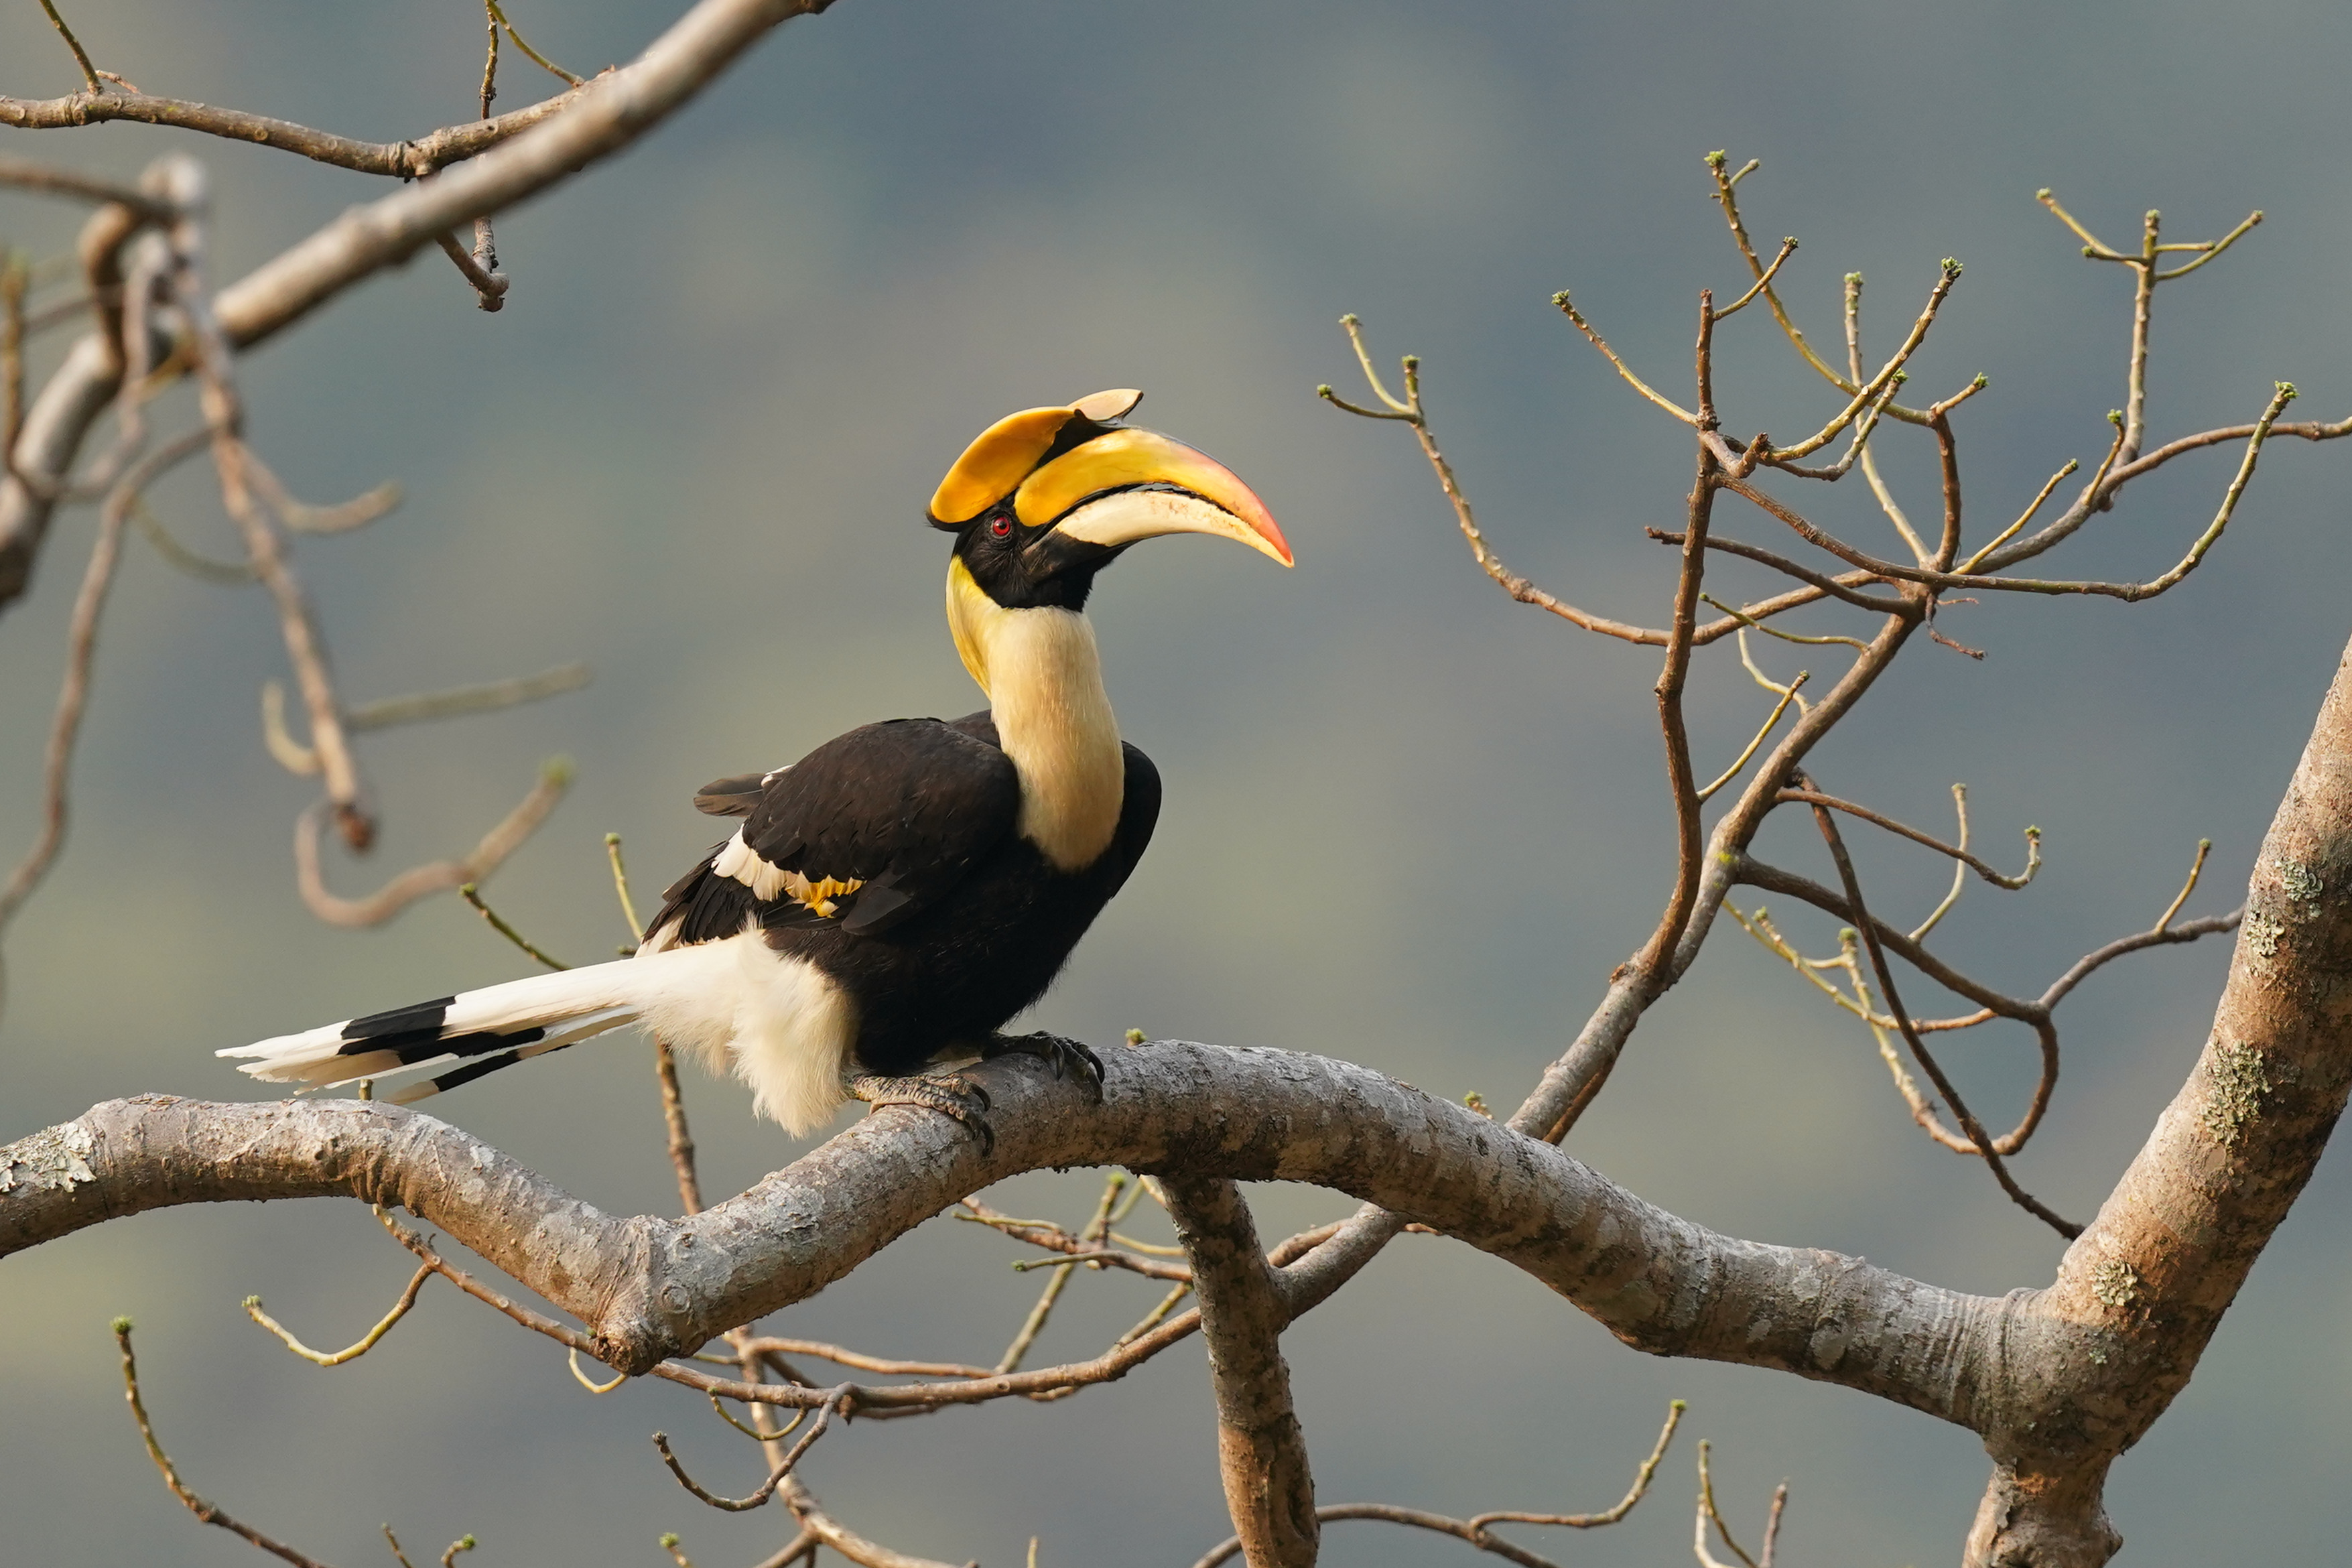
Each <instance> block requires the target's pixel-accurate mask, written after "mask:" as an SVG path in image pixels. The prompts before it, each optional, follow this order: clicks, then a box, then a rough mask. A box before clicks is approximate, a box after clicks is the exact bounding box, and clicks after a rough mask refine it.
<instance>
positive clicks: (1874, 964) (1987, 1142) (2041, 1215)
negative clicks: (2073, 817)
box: [1812, 805, 2083, 1241]
mask: <svg viewBox="0 0 2352 1568" xmlns="http://www.w3.org/2000/svg"><path fill="white" fill-rule="evenodd" d="M1812 812H1813V822H1814V825H1815V826H1818V827H1819V828H1820V829H1821V833H1822V840H1823V842H1825V843H1826V844H1827V845H1828V846H1829V849H1830V858H1832V860H1834V861H1835V862H1836V863H1837V869H1838V878H1839V879H1840V880H1841V881H1842V882H1843V884H1844V885H1845V897H1846V902H1847V903H1848V904H1850V905H1852V906H1853V910H1854V914H1855V920H1854V924H1855V926H1856V927H1857V928H1859V929H1860V931H1861V932H1862V942H1863V947H1864V950H1865V951H1867V952H1869V954H1870V967H1871V970H1872V972H1873V973H1874V974H1875V975H1876V976H1877V978H1878V990H1879V994H1881V995H1883V996H1885V998H1886V1010H1887V1012H1889V1013H1890V1014H1892V1015H1894V1017H1895V1026H1896V1027H1897V1028H1899V1029H1900V1030H1901V1031H1902V1034H1903V1039H1904V1042H1905V1043H1906V1045H1908V1046H1909V1047H1911V1055H1912V1057H1913V1058H1914V1059H1916V1061H1917V1062H1918V1064H1919V1066H1920V1067H1921V1068H1923V1069H1924V1070H1925V1071H1926V1072H1927V1076H1928V1078H1929V1079H1933V1080H1934V1082H1935V1085H1936V1092H1937V1093H1938V1094H1940V1095H1942V1096H1943V1097H1944V1103H1945V1104H1946V1105H1948V1106H1950V1107H1951V1108H1952V1115H1953V1117H1954V1118H1955V1119H1956V1120H1957V1121H1958V1122H1959V1124H1960V1130H1961V1131H1964V1132H1966V1133H1967V1134H1968V1136H1969V1142H1971V1143H1973V1144H1975V1145H1976V1147H1977V1152H1979V1154H1981V1155H1983V1156H1984V1163H1985V1164H1986V1165H1987V1166H1988V1167H1989V1168H1990V1170H1991V1172H1992V1173H1993V1179H1994V1180H1996V1181H1998V1182H1999V1183H2000V1187H2001V1191H2003V1192H2005V1193H2007V1194H2009V1195H2010V1198H2011V1201H2013V1202H2014V1203H2016V1205H2018V1206H2019V1207H2020V1208H2022V1209H2024V1210H2025V1211H2026V1212H2027V1213H2028V1214H2031V1215H2033V1216H2034V1217H2035V1218H2036V1219H2039V1220H2041V1221H2042V1222H2043V1223H2044V1224H2046V1225H2047V1226H2050V1228H2051V1229H2053V1230H2054V1231H2056V1232H2057V1233H2058V1234H2059V1235H2061V1236H2063V1237H2065V1238H2066V1239H2067V1240H2069V1241H2072V1240H2074V1237H2078V1236H2080V1235H2082V1234H2083V1227H2082V1226H2079V1225H2075V1224H2074V1223H2073V1222H2072V1221H2070V1220H2066V1219H2063V1218H2062V1217H2060V1215H2058V1214H2057V1213H2056V1212H2055V1211H2054V1210H2053V1209H2052V1208H2050V1206H2049V1205H2046V1204H2044V1203H2042V1201H2041V1200H2040V1199H2039V1198H2036V1197H2035V1196H2033V1194H2031V1193H2029V1192H2027V1191H2026V1190H2025V1189H2024V1188H2023V1187H2021V1186H2019V1185H2018V1184H2017V1179H2016V1178H2015V1177H2014V1176H2012V1175H2011V1174H2010V1173H2009V1167H2008V1165H2007V1164H2005V1163H2003V1162H2002V1160H2001V1156H2000V1151H1999V1150H1997V1149H1996V1148H1995V1147H1994V1146H1993V1141H1992V1135H1991V1134H1990V1133H1989V1132H1987V1131H1985V1130H1984V1124H1983V1123H1982V1122H1980V1121H1978V1120H1977V1118H1976V1114H1975V1112H1973V1111H1971V1110H1969V1108H1968V1106H1967V1104H1966V1103H1965V1102H1964V1101H1962V1100H1961V1099H1960V1097H1959V1093H1958V1090H1956V1089H1954V1088H1953V1087H1952V1081H1951V1079H1948V1078H1947V1077H1946V1076H1945V1074H1944V1069H1943V1068H1942V1067H1940V1066H1939V1065H1937V1061H1936V1058H1934V1057H1933V1056H1931V1055H1929V1054H1928V1051H1927V1045H1926V1043H1925V1042H1923V1041H1922V1040H1921V1039H1920V1038H1919V1031H1918V1030H1917V1029H1916V1028H1914V1027H1913V1026H1912V1024H1911V1016H1910V1015H1909V1014H1908V1013H1906V1011H1904V1007H1903V999H1902V998H1901V997H1900V996H1899V995H1897V994H1895V973H1894V971H1893V970H1892V969H1890V968H1889V967H1888V966H1887V963H1886V954H1885V951H1884V949H1883V947H1882V945H1881V943H1880V941H1879V932H1878V928H1877V925H1876V923H1875V922H1874V921H1872V920H1871V918H1870V914H1869V910H1867V909H1866V908H1865V907H1864V904H1863V901H1862V884H1861V882H1860V881H1859V880H1858V879H1856V878H1855V876H1854V873H1853V860H1852V859H1851V858H1848V856H1847V854H1846V850H1845V840H1844V839H1843V837H1840V836H1839V834H1838V829H1837V822H1836V820H1835V819H1834V818H1832V816H1830V812H1829V808H1828V807H1827V806H1823V805H1814V806H1813V808H1812ZM2049 1076H2052V1077H2054V1076H2055V1074H2054V1073H2053V1074H2050V1075H2049Z"/></svg>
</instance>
